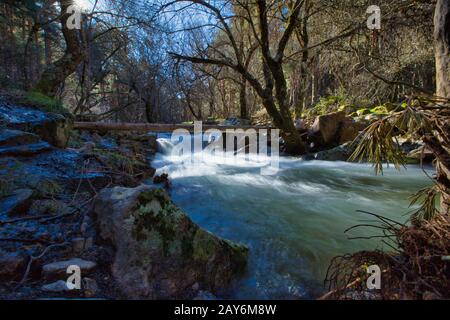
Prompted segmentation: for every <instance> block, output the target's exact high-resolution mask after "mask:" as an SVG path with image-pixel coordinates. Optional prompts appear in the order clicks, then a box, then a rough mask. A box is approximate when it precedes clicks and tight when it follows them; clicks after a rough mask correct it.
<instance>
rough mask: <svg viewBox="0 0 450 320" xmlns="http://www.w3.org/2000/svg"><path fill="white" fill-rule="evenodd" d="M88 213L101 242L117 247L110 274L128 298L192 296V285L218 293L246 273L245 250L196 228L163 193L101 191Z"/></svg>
mask: <svg viewBox="0 0 450 320" xmlns="http://www.w3.org/2000/svg"><path fill="white" fill-rule="evenodd" d="M93 214H94V217H95V218H96V224H97V227H98V230H99V236H100V238H101V239H103V240H106V241H109V242H110V243H112V245H113V246H114V247H115V249H116V253H115V257H114V262H113V265H112V274H113V276H114V278H115V280H116V282H117V283H118V286H119V288H120V289H121V291H122V292H123V293H124V294H125V295H126V296H127V297H128V298H131V299H169V298H186V297H194V296H195V294H196V292H192V291H193V289H192V287H193V286H194V284H195V283H198V284H199V285H198V287H197V290H198V289H199V288H200V289H202V290H208V291H211V292H213V293H217V292H220V291H221V289H224V288H226V287H227V286H228V285H230V283H231V282H232V280H233V279H234V278H236V277H237V276H238V275H240V274H242V272H243V271H244V270H245V267H246V263H247V255H248V249H247V248H246V247H245V246H242V245H238V244H235V243H232V242H230V241H227V240H223V239H220V238H218V237H217V236H215V235H213V234H211V233H209V232H207V231H205V230H203V229H201V228H199V227H198V226H197V225H196V224H194V223H193V222H192V221H191V219H190V218H189V217H188V216H187V215H186V214H185V213H183V212H182V211H181V210H180V209H179V208H178V207H176V206H175V205H174V204H173V203H172V202H171V201H170V199H169V197H168V195H167V193H166V192H165V191H164V190H161V189H153V188H151V187H149V186H145V185H142V186H139V187H137V188H121V187H115V188H111V189H104V190H102V191H101V192H100V194H99V196H98V197H97V198H96V200H95V202H94V205H93ZM194 287H195V286H194Z"/></svg>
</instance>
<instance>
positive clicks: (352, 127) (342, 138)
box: [339, 117, 360, 144]
mask: <svg viewBox="0 0 450 320" xmlns="http://www.w3.org/2000/svg"><path fill="white" fill-rule="evenodd" d="M359 129H360V124H358V123H357V122H356V121H354V120H353V119H352V118H349V117H347V118H345V119H344V121H343V122H342V123H341V127H340V129H339V144H343V143H346V142H349V141H353V140H355V139H356V137H357V136H358V134H359Z"/></svg>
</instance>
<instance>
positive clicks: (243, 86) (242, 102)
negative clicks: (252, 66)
mask: <svg viewBox="0 0 450 320" xmlns="http://www.w3.org/2000/svg"><path fill="white" fill-rule="evenodd" d="M239 107H240V109H241V119H248V112H247V80H246V79H245V77H241V83H240V85H239Z"/></svg>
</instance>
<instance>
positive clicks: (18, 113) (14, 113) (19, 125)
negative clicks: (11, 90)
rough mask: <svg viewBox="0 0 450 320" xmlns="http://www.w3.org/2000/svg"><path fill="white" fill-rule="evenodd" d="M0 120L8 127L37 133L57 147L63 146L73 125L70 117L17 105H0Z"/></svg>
mask: <svg viewBox="0 0 450 320" xmlns="http://www.w3.org/2000/svg"><path fill="white" fill-rule="evenodd" d="M0 121H2V122H3V123H5V124H6V126H7V127H8V128H9V129H16V130H22V131H27V132H32V133H35V134H37V135H38V136H39V137H40V138H41V139H42V140H45V141H47V142H48V143H50V144H51V145H53V146H55V147H57V148H65V147H66V145H67V143H68V141H69V137H70V131H71V129H72V127H73V121H72V119H69V118H66V117H64V116H62V115H60V114H56V113H50V112H45V111H42V110H39V109H36V108H29V107H24V106H18V105H1V106H0Z"/></svg>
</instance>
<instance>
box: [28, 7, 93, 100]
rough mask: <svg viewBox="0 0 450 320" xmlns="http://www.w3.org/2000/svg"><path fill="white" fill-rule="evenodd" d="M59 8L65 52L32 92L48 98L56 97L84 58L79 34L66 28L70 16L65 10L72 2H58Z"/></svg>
mask: <svg viewBox="0 0 450 320" xmlns="http://www.w3.org/2000/svg"><path fill="white" fill-rule="evenodd" d="M59 4H60V7H61V19H60V20H61V28H62V33H63V35H64V40H65V42H66V50H65V53H64V55H63V56H62V58H61V59H59V60H57V61H55V62H54V63H52V64H51V65H49V66H48V67H47V69H46V70H45V71H44V72H43V74H42V75H41V78H40V80H39V82H38V83H37V85H36V86H35V87H34V91H37V92H41V93H43V94H45V95H48V96H50V97H54V96H56V95H57V92H58V88H59V87H60V86H61V85H62V84H63V83H64V81H65V80H66V78H67V77H68V76H69V75H71V74H72V73H74V72H75V70H76V68H77V67H78V66H79V64H80V63H81V62H82V61H83V60H84V58H85V52H84V51H83V48H82V45H81V43H80V39H79V34H78V33H79V32H78V30H76V29H72V30H70V29H68V28H67V20H68V18H69V17H70V14H68V13H67V9H68V8H69V7H70V6H71V5H72V4H73V1H72V0H60V1H59Z"/></svg>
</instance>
